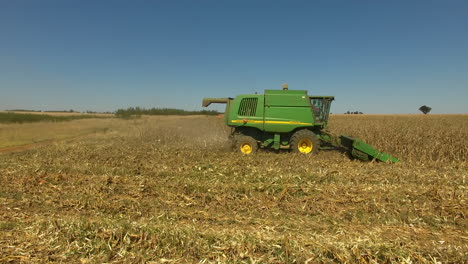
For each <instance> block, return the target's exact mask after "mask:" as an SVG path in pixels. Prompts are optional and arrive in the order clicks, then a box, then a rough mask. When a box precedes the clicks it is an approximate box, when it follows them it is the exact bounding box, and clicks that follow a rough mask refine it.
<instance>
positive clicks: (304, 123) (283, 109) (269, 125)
mask: <svg viewBox="0 0 468 264" xmlns="http://www.w3.org/2000/svg"><path fill="white" fill-rule="evenodd" d="M313 125H314V119H313V116H312V113H311V109H310V107H287V106H266V107H265V125H264V129H265V131H267V132H279V133H284V132H291V131H292V130H294V129H296V128H298V127H309V126H313Z"/></svg>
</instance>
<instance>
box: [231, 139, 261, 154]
mask: <svg viewBox="0 0 468 264" xmlns="http://www.w3.org/2000/svg"><path fill="white" fill-rule="evenodd" d="M257 150H258V143H257V141H256V140H255V139H254V138H253V137H250V136H243V135H242V136H241V135H239V136H236V137H234V151H236V152H239V153H242V154H244V155H252V154H254V153H255V152H256V151H257Z"/></svg>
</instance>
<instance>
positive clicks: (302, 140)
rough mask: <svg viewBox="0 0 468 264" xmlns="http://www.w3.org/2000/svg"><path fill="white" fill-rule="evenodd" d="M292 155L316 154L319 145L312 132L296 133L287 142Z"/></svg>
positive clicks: (302, 130)
mask: <svg viewBox="0 0 468 264" xmlns="http://www.w3.org/2000/svg"><path fill="white" fill-rule="evenodd" d="M289 144H290V148H291V151H292V152H293V153H303V154H316V153H317V152H318V151H319V147H320V143H319V140H318V138H317V136H316V135H315V134H314V132H312V131H310V130H308V129H301V130H298V131H296V133H294V134H293V135H292V137H291V140H290V142H289Z"/></svg>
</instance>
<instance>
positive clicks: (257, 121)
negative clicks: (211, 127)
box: [227, 94, 265, 130]
mask: <svg viewBox="0 0 468 264" xmlns="http://www.w3.org/2000/svg"><path fill="white" fill-rule="evenodd" d="M264 105H265V97H264V96H263V94H262V95H250V94H249V95H239V96H237V97H236V98H235V99H234V100H233V101H231V102H230V109H229V115H228V117H227V125H229V126H234V127H240V126H245V127H254V128H257V129H259V130H263V116H264Z"/></svg>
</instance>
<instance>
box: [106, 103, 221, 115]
mask: <svg viewBox="0 0 468 264" xmlns="http://www.w3.org/2000/svg"><path fill="white" fill-rule="evenodd" d="M219 114H220V112H218V111H216V110H201V111H187V110H182V109H175V108H155V107H153V108H143V107H138V106H137V107H129V108H127V109H118V110H117V111H116V112H115V115H116V116H117V117H121V118H129V117H132V116H141V115H219Z"/></svg>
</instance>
